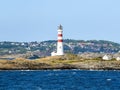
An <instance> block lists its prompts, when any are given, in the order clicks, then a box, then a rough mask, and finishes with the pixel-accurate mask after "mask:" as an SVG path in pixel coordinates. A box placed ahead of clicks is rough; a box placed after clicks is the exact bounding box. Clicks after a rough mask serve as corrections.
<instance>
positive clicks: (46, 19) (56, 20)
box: [0, 0, 120, 43]
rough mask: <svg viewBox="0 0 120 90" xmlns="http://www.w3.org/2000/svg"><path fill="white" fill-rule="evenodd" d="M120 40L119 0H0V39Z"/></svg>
mask: <svg viewBox="0 0 120 90" xmlns="http://www.w3.org/2000/svg"><path fill="white" fill-rule="evenodd" d="M59 24H62V25H63V29H64V39H77V40H109V41H114V42H118V43H120V0H0V41H44V40H56V39H57V26H58V25H59Z"/></svg>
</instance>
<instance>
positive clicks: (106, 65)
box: [0, 54, 120, 70]
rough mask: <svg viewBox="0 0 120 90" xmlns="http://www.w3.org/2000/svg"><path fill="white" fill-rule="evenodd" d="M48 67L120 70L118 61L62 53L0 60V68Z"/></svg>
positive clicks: (41, 68)
mask: <svg viewBox="0 0 120 90" xmlns="http://www.w3.org/2000/svg"><path fill="white" fill-rule="evenodd" d="M48 69H61V70H62V69H81V70H120V61H117V60H114V59H112V60H102V59H101V58H95V59H83V58H81V57H79V56H77V55H71V54H70V55H69V54H68V55H64V56H53V57H44V58H38V59H35V60H29V59H24V58H17V59H14V60H0V70H48Z"/></svg>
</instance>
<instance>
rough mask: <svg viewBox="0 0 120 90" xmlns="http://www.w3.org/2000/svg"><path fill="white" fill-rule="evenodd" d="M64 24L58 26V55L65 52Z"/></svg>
mask: <svg viewBox="0 0 120 90" xmlns="http://www.w3.org/2000/svg"><path fill="white" fill-rule="evenodd" d="M62 29H63V28H62V26H61V25H60V26H59V27H58V42H57V55H64V52H63V34H62V33H63V31H62Z"/></svg>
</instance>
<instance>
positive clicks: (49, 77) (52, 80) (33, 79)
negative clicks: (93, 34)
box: [0, 70, 120, 90]
mask: <svg viewBox="0 0 120 90" xmlns="http://www.w3.org/2000/svg"><path fill="white" fill-rule="evenodd" d="M0 90H120V71H84V70H83V71H81V70H38V71H30V70H26V71H24V70H23V71H0Z"/></svg>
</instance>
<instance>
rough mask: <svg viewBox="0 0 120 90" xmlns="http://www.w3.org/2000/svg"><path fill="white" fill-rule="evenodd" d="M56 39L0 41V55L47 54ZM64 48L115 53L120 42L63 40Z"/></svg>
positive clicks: (79, 51) (54, 47) (77, 51)
mask: <svg viewBox="0 0 120 90" xmlns="http://www.w3.org/2000/svg"><path fill="white" fill-rule="evenodd" d="M56 45H57V41H56V40H49V41H43V42H36V41H35V42H7V41H3V42H0V55H9V54H25V53H27V54H31V53H32V54H36V55H39V56H49V55H50V53H51V52H52V51H55V50H56ZM64 50H65V52H67V53H74V54H78V53H82V52H98V53H99V52H104V53H115V52H118V51H119V50H120V44H118V43H114V42H111V41H104V40H98V41H97V40H88V41H84V40H72V39H66V40H64Z"/></svg>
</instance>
